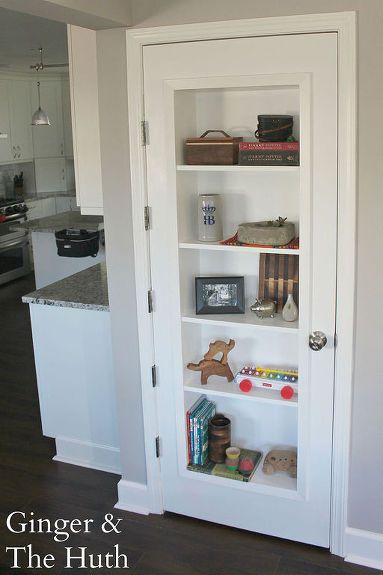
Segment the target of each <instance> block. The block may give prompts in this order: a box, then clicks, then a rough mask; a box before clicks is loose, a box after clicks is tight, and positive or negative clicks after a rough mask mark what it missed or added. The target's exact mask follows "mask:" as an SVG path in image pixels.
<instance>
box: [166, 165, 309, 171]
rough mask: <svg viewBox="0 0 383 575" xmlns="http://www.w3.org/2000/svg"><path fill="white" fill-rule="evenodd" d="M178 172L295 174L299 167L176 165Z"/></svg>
mask: <svg viewBox="0 0 383 575" xmlns="http://www.w3.org/2000/svg"><path fill="white" fill-rule="evenodd" d="M177 171H178V172H239V173H241V172H242V173H243V172H254V173H256V172H297V171H299V166H238V165H235V166H192V165H187V164H178V165H177Z"/></svg>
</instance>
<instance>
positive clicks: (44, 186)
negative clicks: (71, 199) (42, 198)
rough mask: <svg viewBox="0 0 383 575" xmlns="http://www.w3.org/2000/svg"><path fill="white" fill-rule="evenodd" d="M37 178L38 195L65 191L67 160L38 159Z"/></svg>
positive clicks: (36, 166) (36, 160)
mask: <svg viewBox="0 0 383 575" xmlns="http://www.w3.org/2000/svg"><path fill="white" fill-rule="evenodd" d="M35 176H36V189H37V193H45V192H48V193H49V192H62V191H65V190H66V189H67V187H66V161H65V158H36V159H35Z"/></svg>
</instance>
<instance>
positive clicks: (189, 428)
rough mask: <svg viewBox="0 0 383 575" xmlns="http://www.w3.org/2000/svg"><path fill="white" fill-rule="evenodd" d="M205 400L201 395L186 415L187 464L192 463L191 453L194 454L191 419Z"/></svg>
mask: <svg viewBox="0 0 383 575" xmlns="http://www.w3.org/2000/svg"><path fill="white" fill-rule="evenodd" d="M205 400H206V398H205V396H204V395H201V396H200V397H199V398H198V399H197V401H195V402H194V403H193V405H192V406H191V408H190V409H189V410H188V412H187V413H186V427H187V432H188V438H187V440H188V456H189V463H191V462H192V458H193V452H194V436H193V417H194V414H195V413H196V412H197V411H198V409H199V407H200V406H201V404H202V403H203V402H204V401H205Z"/></svg>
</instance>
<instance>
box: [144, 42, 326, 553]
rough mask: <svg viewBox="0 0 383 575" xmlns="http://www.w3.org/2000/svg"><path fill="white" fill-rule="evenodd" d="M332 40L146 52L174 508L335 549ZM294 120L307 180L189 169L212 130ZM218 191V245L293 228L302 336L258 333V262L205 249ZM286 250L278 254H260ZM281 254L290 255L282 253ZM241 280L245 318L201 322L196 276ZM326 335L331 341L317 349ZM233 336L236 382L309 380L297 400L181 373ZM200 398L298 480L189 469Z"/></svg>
mask: <svg viewBox="0 0 383 575" xmlns="http://www.w3.org/2000/svg"><path fill="white" fill-rule="evenodd" d="M336 62H337V53H336V35H335V34H310V35H297V36H294V35H291V36H278V37H264V38H246V39H231V40H218V41H216V40H215V41H206V42H193V43H182V44H171V45H158V46H147V47H144V81H145V86H144V88H145V113H146V120H147V121H148V122H149V145H148V146H147V154H146V155H147V181H148V199H149V205H150V206H151V209H152V229H151V230H150V250H151V274H152V282H153V286H152V287H153V290H154V313H153V325H154V344H155V355H156V364H157V365H158V388H157V394H158V398H157V399H158V418H159V427H160V437H161V476H162V489H163V501H164V508H165V509H166V510H169V511H173V512H176V513H181V514H185V515H190V516H194V517H199V518H202V519H206V520H209V521H215V522H219V523H223V524H227V525H233V526H236V527H240V528H244V529H248V530H252V531H257V532H262V533H267V534H271V535H275V536H278V537H285V538H288V539H294V540H299V541H304V542H308V543H313V544H316V545H321V546H328V544H329V518H330V489H331V450H332V439H331V438H332V402H333V371H334V369H333V368H334V330H335V321H334V318H335V275H336V221H337V213H336V210H337V169H336V166H337V164H336V156H337V153H336V152H337V140H336V126H337V93H336V85H337V78H336V75H337V71H336ZM265 113H271V114H272V113H274V114H277V113H279V114H292V115H293V116H294V126H295V130H294V133H295V135H296V136H297V138H299V140H300V147H301V161H300V167H299V168H290V169H286V168H282V169H279V168H278V167H276V168H270V167H269V168H267V169H264V168H257V167H254V168H252V167H246V168H245V169H243V167H242V166H231V167H229V168H227V167H225V168H222V167H219V166H217V167H214V168H209V169H206V168H204V167H201V168H198V167H193V168H192V169H190V168H189V167H187V166H185V165H184V164H185V162H184V158H183V142H184V139H185V138H186V137H188V136H199V135H200V134H202V132H204V131H205V130H207V129H212V128H219V129H223V130H225V131H227V132H229V133H231V135H241V136H244V139H245V140H248V139H251V137H253V138H254V135H253V134H254V130H255V129H256V124H257V115H258V114H265ZM214 192H215V193H217V192H219V193H221V194H222V202H223V231H224V236H225V237H229V236H230V235H232V234H233V233H234V232H235V231H236V226H238V224H239V223H241V222H243V221H256V220H262V219H274V218H276V217H278V216H283V217H288V219H289V220H291V221H294V222H295V224H296V229H297V233H298V232H299V237H300V248H299V250H297V251H295V252H294V251H292V253H293V254H296V257H299V274H300V277H299V322H296V323H294V324H289V323H286V322H284V321H283V320H282V318H281V317H280V316H278V317H276V318H275V319H274V320H264V321H261V320H257V319H256V317H255V316H254V315H252V314H251V313H250V312H249V311H248V308H249V304H250V303H251V300H252V299H253V298H254V297H255V296H256V295H257V290H258V280H259V278H258V269H259V256H260V252H261V251H262V250H260V249H256V248H245V247H235V246H226V247H223V246H218V245H216V244H211V245H209V244H199V243H198V241H197V233H196V230H197V215H196V214H197V211H196V205H197V197H198V194H201V193H214ZM265 251H266V252H267V251H271V252H275V251H276V252H278V250H265ZM281 253H283V251H281ZM224 275H226V276H244V278H245V290H246V309H247V312H246V313H245V314H244V315H231V316H230V315H225V316H220V315H214V316H201V315H196V314H195V311H194V310H195V296H194V278H195V277H196V276H224ZM315 330H320V331H323V332H324V333H325V334H326V335H327V339H328V343H327V345H326V347H324V349H323V350H322V351H320V352H314V351H312V350H311V349H310V348H309V345H308V340H309V334H310V333H311V332H312V331H315ZM230 338H233V339H234V340H235V341H236V346H235V348H234V350H233V351H232V352H231V354H230V356H229V362H230V364H231V367H232V369H233V371H236V370H239V369H240V368H241V367H242V366H243V365H245V364H249V363H254V364H258V365H259V364H261V365H262V364H263V365H265V366H280V367H290V366H298V368H299V394H298V397H295V398H294V399H293V400H292V401H284V400H281V398H280V396H279V395H278V393H275V392H270V393H269V394H268V393H267V392H266V391H263V392H262V393H258V392H256V391H254V390H253V391H252V392H251V393H250V394H244V393H241V392H239V391H238V388H236V387H235V386H234V384H232V383H227V382H226V381H225V380H223V379H221V378H211V380H209V383H208V385H206V386H203V387H202V386H201V385H200V382H199V375H200V374H199V373H197V372H192V371H189V370H187V369H185V366H186V364H187V363H188V362H198V361H199V360H200V359H201V358H202V356H203V354H204V353H205V352H206V351H207V348H208V344H209V342H211V341H214V340H216V339H224V340H226V341H228V340H229V339H230ZM201 393H204V394H206V396H207V397H208V398H209V399H211V400H212V401H214V402H215V403H216V406H217V411H219V412H223V413H224V414H225V415H226V416H228V417H229V418H230V420H231V424H232V444H234V445H238V446H239V447H244V448H250V449H251V448H253V449H261V450H262V451H263V452H264V453H266V452H267V450H268V449H269V448H270V447H276V446H280V445H286V446H294V447H296V448H297V452H298V476H297V479H293V478H291V477H289V476H287V475H286V474H283V473H277V474H274V475H265V474H263V472H262V464H261V466H260V467H259V468H258V470H257V472H256V474H255V476H254V478H253V479H252V480H251V481H250V482H248V483H243V482H240V481H234V480H231V479H226V478H222V477H215V476H212V475H207V474H203V473H198V472H193V471H190V470H188V469H187V438H186V426H185V413H186V410H187V409H188V407H189V406H190V405H191V404H192V403H193V402H194V401H195V400H196V399H197V398H198V397H199V395H200V394H201Z"/></svg>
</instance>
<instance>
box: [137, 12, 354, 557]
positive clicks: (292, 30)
mask: <svg viewBox="0 0 383 575" xmlns="http://www.w3.org/2000/svg"><path fill="white" fill-rule="evenodd" d="M321 32H336V33H337V38H338V244H337V260H338V274H337V312H336V326H337V329H336V340H337V343H336V354H335V380H334V390H335V391H334V432H333V459H332V469H333V479H332V495H331V523H330V550H331V552H332V553H334V554H337V555H340V556H344V555H345V553H344V535H345V529H346V526H347V500H348V470H349V451H350V431H351V405H352V383H353V372H354V336H355V321H354V310H355V283H356V282H355V277H356V276H355V274H356V265H355V256H356V106H357V99H356V98H357V96H356V93H357V92H356V13H355V12H338V13H329V14H308V15H300V16H291V17H283V18H280V17H273V18H259V19H249V20H235V21H228V22H213V23H202V24H187V25H177V26H165V27H159V28H146V29H136V30H130V31H128V32H127V74H128V76H127V77H128V101H129V138H130V154H131V185H132V209H133V231H134V250H135V266H136V281H137V288H138V289H137V312H138V317H140V322H139V334H138V335H139V343H140V362H141V385H142V400H143V418H144V427H145V453H146V467H147V509H146V511H147V512H150V513H161V512H162V511H163V507H162V495H161V473H160V464H159V459H158V458H157V457H156V450H155V438H156V437H157V435H158V421H157V408H156V391H155V388H154V389H153V387H152V380H151V377H152V373H151V367H152V365H153V363H154V349H153V345H152V342H153V336H152V319H151V316H150V314H149V313H148V309H147V291H148V290H149V289H151V278H150V252H149V241H148V237H147V232H146V231H145V227H144V225H143V213H144V208H145V206H146V204H147V200H146V198H147V189H146V167H145V147H144V146H143V145H142V126H141V122H142V121H144V120H145V118H144V93H143V72H142V70H143V62H142V47H143V46H145V45H150V44H163V43H170V42H187V41H197V40H212V39H222V38H238V37H250V36H273V35H280V34H304V33H321ZM138 86H139V87H140V88H141V89H137V87H138ZM149 139H150V133H149ZM149 141H150V140H149ZM340 383H341V385H340Z"/></svg>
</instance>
